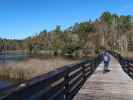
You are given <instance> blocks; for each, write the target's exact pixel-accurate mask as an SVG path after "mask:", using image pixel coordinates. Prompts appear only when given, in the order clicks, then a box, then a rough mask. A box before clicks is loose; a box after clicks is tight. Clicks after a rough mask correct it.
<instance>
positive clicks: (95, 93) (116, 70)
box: [74, 58, 133, 100]
mask: <svg viewBox="0 0 133 100" xmlns="http://www.w3.org/2000/svg"><path fill="white" fill-rule="evenodd" d="M102 69H103V64H100V65H99V67H98V69H97V70H96V72H95V73H94V74H93V75H92V76H91V77H90V78H89V79H88V80H87V81H86V83H85V84H84V86H83V87H82V89H81V90H80V91H79V93H78V94H77V95H76V96H75V98H74V100H133V80H132V79H131V78H129V76H128V75H127V74H125V73H124V72H123V70H122V68H121V66H120V64H119V63H118V62H117V61H116V60H115V59H114V58H112V61H111V63H110V69H111V71H110V72H108V73H106V74H103V73H102Z"/></svg>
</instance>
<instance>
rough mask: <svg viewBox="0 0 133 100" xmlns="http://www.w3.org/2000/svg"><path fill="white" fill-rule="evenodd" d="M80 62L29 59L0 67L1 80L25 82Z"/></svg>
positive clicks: (58, 59) (59, 59)
mask: <svg viewBox="0 0 133 100" xmlns="http://www.w3.org/2000/svg"><path fill="white" fill-rule="evenodd" d="M76 62H79V60H68V59H63V58H56V59H55V58H52V59H43V60H41V59H29V60H27V61H22V62H19V63H9V64H1V65H0V78H2V79H13V80H15V81H23V80H28V79H31V78H33V77H35V76H38V75H41V74H44V73H47V72H49V71H52V70H55V69H56V68H59V67H62V66H64V65H66V64H72V63H76Z"/></svg>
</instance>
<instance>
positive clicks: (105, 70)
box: [103, 62, 109, 72]
mask: <svg viewBox="0 0 133 100" xmlns="http://www.w3.org/2000/svg"><path fill="white" fill-rule="evenodd" d="M108 66H109V63H108V62H104V71H103V72H109V69H108Z"/></svg>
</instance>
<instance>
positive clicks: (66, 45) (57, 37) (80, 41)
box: [0, 12, 133, 55]
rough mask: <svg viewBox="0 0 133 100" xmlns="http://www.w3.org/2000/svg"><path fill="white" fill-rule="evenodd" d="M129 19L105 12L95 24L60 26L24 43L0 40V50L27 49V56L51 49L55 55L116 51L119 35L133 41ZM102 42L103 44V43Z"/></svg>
mask: <svg viewBox="0 0 133 100" xmlns="http://www.w3.org/2000/svg"><path fill="white" fill-rule="evenodd" d="M132 20H133V19H132V16H123V15H121V16H119V15H117V14H111V13H110V12H104V13H103V14H102V15H101V17H100V18H99V19H96V20H95V21H85V22H81V23H75V24H74V25H73V26H70V27H69V28H67V29H65V30H62V29H61V26H59V25H57V26H56V28H55V29H54V30H52V31H50V32H47V30H43V31H41V32H40V33H38V34H37V35H35V36H32V37H28V38H26V39H24V40H7V39H0V51H2V50H27V51H29V52H30V53H34V52H39V51H41V50H53V51H55V52H56V53H57V52H58V51H61V52H62V54H70V55H72V54H73V53H74V52H76V50H79V49H82V48H93V49H94V48H95V51H96V52H98V51H99V49H100V47H101V46H103V45H104V48H110V49H115V50H119V49H120V46H119V45H120V42H119V41H122V38H121V37H122V36H125V37H126V40H132V41H133V22H132ZM103 41H104V42H105V43H104V44H102V42H103Z"/></svg>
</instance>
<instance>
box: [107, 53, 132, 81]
mask: <svg viewBox="0 0 133 100" xmlns="http://www.w3.org/2000/svg"><path fill="white" fill-rule="evenodd" d="M109 53H110V54H111V55H112V56H114V57H115V58H116V59H117V60H118V61H119V63H120V64H121V66H122V69H123V70H124V72H125V73H126V74H127V75H128V76H129V77H130V78H132V79H133V59H129V58H124V57H122V56H121V55H120V54H119V53H117V52H113V51H109Z"/></svg>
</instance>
